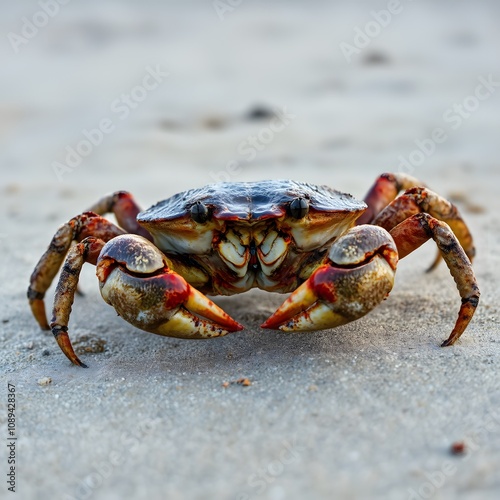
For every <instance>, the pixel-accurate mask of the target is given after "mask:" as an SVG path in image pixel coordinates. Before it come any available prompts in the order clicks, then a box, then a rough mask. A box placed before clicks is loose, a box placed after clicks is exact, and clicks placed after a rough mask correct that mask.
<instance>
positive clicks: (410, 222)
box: [390, 213, 480, 347]
mask: <svg viewBox="0 0 500 500" xmlns="http://www.w3.org/2000/svg"><path fill="white" fill-rule="evenodd" d="M393 220H394V219H393ZM390 233H391V236H392V237H393V238H394V241H395V243H396V246H397V248H398V253H399V258H400V259H402V258H403V257H405V256H406V255H408V254H409V253H411V252H413V251H414V250H416V249H417V248H418V247H419V246H420V245H422V244H423V243H425V242H426V241H427V240H429V239H430V238H432V239H433V240H434V241H435V242H436V245H437V247H438V248H439V250H440V253H441V255H442V256H443V258H444V260H445V262H446V265H447V266H448V269H449V270H450V273H451V275H452V276H453V279H454V280H455V283H456V284H457V288H458V291H459V293H460V297H461V298H462V305H461V306H460V311H459V313H458V319H457V321H456V323H455V327H454V328H453V331H452V332H451V334H450V336H449V338H448V339H447V340H445V341H444V342H443V343H442V344H441V345H442V346H443V347H445V346H450V345H453V344H454V343H455V341H456V340H457V339H458V338H459V337H460V335H462V333H463V332H464V330H465V328H466V327H467V325H468V324H469V321H470V320H471V319H472V316H473V315H474V312H475V310H476V307H477V305H478V302H479V295H480V292H479V287H478V285H477V281H476V277H475V276H474V271H473V270H472V266H471V263H470V260H469V258H468V257H467V255H466V253H465V252H464V249H463V248H462V246H461V245H460V243H459V241H458V239H457V238H456V237H455V235H454V234H453V231H452V230H451V229H450V226H448V224H446V223H444V222H442V221H440V220H437V219H435V218H434V217H432V216H431V215H429V214H427V213H418V214H416V215H412V216H411V217H409V218H408V219H406V220H404V221H403V222H401V223H400V224H398V225H397V226H396V227H394V228H392V229H391V231H390Z"/></svg>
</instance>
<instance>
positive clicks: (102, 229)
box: [28, 212, 124, 330]
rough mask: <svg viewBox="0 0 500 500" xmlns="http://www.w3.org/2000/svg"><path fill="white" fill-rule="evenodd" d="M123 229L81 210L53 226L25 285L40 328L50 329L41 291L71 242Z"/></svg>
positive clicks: (103, 237)
mask: <svg viewBox="0 0 500 500" xmlns="http://www.w3.org/2000/svg"><path fill="white" fill-rule="evenodd" d="M123 233H124V231H123V229H120V228H119V227H117V226H115V225H114V224H112V223H111V222H109V221H107V220H106V219H104V218H103V217H100V216H99V215H97V214H95V213H93V212H85V213H83V214H81V215H78V216H76V217H73V218H72V219H71V220H69V221H68V222H66V224H63V225H62V226H61V227H60V228H59V229H58V230H57V232H56V234H55V235H54V237H53V238H52V241H51V242H50V245H49V247H48V249H47V251H46V252H45V253H44V254H43V255H42V257H41V258H40V260H39V261H38V264H37V265H36V267H35V269H34V271H33V273H32V274H31V278H30V285H29V288H28V299H29V303H30V306H31V311H32V313H33V316H34V317H35V319H36V320H37V322H38V324H39V325H40V328H42V330H50V327H49V324H48V322H47V317H46V314H45V304H44V302H43V299H44V297H45V292H46V291H47V290H48V288H49V287H50V285H51V283H52V281H53V280H54V277H55V275H56V274H57V272H58V271H59V268H60V267H61V264H62V262H63V260H64V257H65V256H66V254H67V253H68V250H69V249H70V247H71V245H72V244H73V243H74V242H75V241H81V240H83V239H84V238H85V237H87V236H95V237H96V238H99V239H101V240H103V241H108V240H110V239H112V238H114V237H115V236H118V235H119V234H123Z"/></svg>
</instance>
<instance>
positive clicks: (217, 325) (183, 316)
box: [97, 235, 243, 338]
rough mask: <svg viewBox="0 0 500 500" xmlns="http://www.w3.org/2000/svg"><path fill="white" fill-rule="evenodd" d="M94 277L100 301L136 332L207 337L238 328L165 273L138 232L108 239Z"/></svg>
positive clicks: (211, 304) (159, 255)
mask: <svg viewBox="0 0 500 500" xmlns="http://www.w3.org/2000/svg"><path fill="white" fill-rule="evenodd" d="M97 276H98V278H99V281H100V287H101V295H102V296H103V298H104V300H105V301H106V302H107V303H108V304H110V305H112V306H113V307H114V308H115V310H116V311H117V313H118V314H119V315H120V316H122V317H123V319H125V320H126V321H128V322H129V323H131V324H132V325H134V326H136V327H138V328H140V329H141V330H145V331H148V332H152V333H156V334H159V335H166V336H169V337H180V338H211V337H218V336H221V335H226V334H228V333H230V332H235V331H238V330H242V329H243V326H242V325H240V324H239V323H238V322H236V321H235V320H234V319H232V318H231V317H230V316H229V315H228V314H227V313H225V312H224V311H223V310H222V309H221V308H220V307H218V306H217V305H216V304H214V302H212V301H211V300H210V299H208V298H207V297H206V296H205V295H203V294H202V293H200V292H199V291H197V290H196V289H195V288H193V287H192V286H191V285H189V284H188V283H187V282H186V280H185V279H184V278H182V277H181V276H179V275H178V274H177V273H175V272H174V271H171V270H170V269H169V268H168V265H167V261H166V259H165V257H164V256H163V254H162V253H161V252H160V251H159V250H158V249H157V248H156V247H154V246H153V245H152V244H151V243H150V242H149V241H147V240H146V239H144V238H142V237H140V236H136V235H124V236H120V237H117V238H114V239H113V240H111V241H110V242H108V243H107V244H106V245H105V246H104V248H103V249H102V252H101V255H100V257H99V261H98V264H97Z"/></svg>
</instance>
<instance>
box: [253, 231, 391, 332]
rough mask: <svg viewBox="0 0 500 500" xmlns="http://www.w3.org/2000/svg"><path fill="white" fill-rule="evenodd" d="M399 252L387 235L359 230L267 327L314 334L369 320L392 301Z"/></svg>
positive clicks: (344, 238)
mask: <svg viewBox="0 0 500 500" xmlns="http://www.w3.org/2000/svg"><path fill="white" fill-rule="evenodd" d="M396 264H397V251H396V247H395V244H394V241H393V240H392V238H391V237H390V235H388V233H387V232H386V231H384V230H382V229H380V228H377V227H376V226H357V227H355V228H353V229H351V230H350V231H349V233H347V234H346V235H344V236H342V237H341V238H339V239H338V240H337V242H336V243H334V245H333V246H332V248H331V250H330V253H329V259H328V261H327V262H326V263H325V264H324V265H322V266H320V267H319V268H318V269H316V270H315V271H314V273H313V274H312V275H311V276H310V277H309V278H308V279H307V280H306V281H305V282H304V283H303V284H302V285H301V286H300V287H299V288H297V290H295V291H294V292H293V293H292V294H291V295H290V296H289V297H288V299H287V300H286V301H285V302H284V303H283V304H282V305H281V306H280V307H279V308H278V310H277V311H276V312H275V313H274V314H273V315H272V316H271V317H270V318H269V319H268V320H267V321H266V322H265V323H264V324H263V325H262V328H271V329H280V330H283V331H312V330H322V329H326V328H333V327H335V326H339V325H343V324H345V323H348V322H350V321H353V320H355V319H358V318H360V317H362V316H364V315H365V314H366V313H368V312H369V311H371V310H372V309H373V308H374V307H375V306H376V305H377V304H379V302H381V301H382V300H383V299H385V298H386V297H387V295H388V294H389V292H390V291H391V289H392V286H393V283H394V270H395V269H396Z"/></svg>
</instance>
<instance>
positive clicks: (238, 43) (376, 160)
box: [0, 0, 500, 204]
mask: <svg viewBox="0 0 500 500" xmlns="http://www.w3.org/2000/svg"><path fill="white" fill-rule="evenodd" d="M499 14H500V4H499V3H498V2H495V1H493V0H492V1H478V2H469V1H460V0H449V1H447V0H444V1H440V2H432V1H425V0H422V1H410V0H401V1H397V0H393V1H387V0H385V1H369V2H368V1H365V2H363V1H356V2H346V1H319V0H316V1H308V2H305V1H286V2H285V1H268V2H259V1H246V0H240V1H237V0H231V1H229V0H221V1H212V0H204V1H201V0H200V1H190V2H163V1H155V0H148V1H144V2H140V3H139V2H135V1H132V0H129V1H126V0H124V1H120V2H117V1H108V2H99V1H86V2H77V1H72V2H66V5H63V2H58V1H57V0H53V1H52V0H50V1H49V0H47V1H46V2H45V3H44V2H43V1H40V2H31V1H25V2H15V3H14V2H9V3H7V4H4V5H3V6H2V16H1V19H0V28H1V30H2V32H3V33H4V35H3V37H2V43H1V45H0V58H1V61H2V80H1V93H0V134H1V135H0V140H1V153H0V155H1V156H0V158H1V168H2V179H1V181H2V183H6V184H7V185H12V184H14V185H17V184H22V185H23V186H30V185H35V184H36V186H37V189H39V188H40V187H42V186H43V188H44V189H48V190H53V191H56V192H57V191H58V190H61V189H63V190H64V191H65V192H66V193H68V192H72V191H73V190H79V191H80V190H82V189H85V190H88V194H86V196H88V198H87V199H88V200H89V202H90V200H93V199H94V198H95V197H96V196H100V195H101V194H102V193H105V192H108V191H113V190H116V189H129V190H134V192H137V191H138V192H139V193H138V194H140V199H141V202H143V203H144V204H149V203H153V202H154V201H156V200H157V199H160V198H164V197H167V196H169V195H171V194H173V193H175V192H178V191H181V190H183V189H185V188H189V187H194V186H200V185H203V184H206V183H210V182H214V181H219V180H231V181H243V180H257V179H263V178H279V177H290V178H295V179H297V180H308V181H312V182H316V183H328V184H333V187H336V188H338V189H341V190H347V191H348V190H351V191H356V192H355V193H353V194H356V195H358V196H361V195H362V194H363V193H364V190H363V189H361V190H359V188H358V186H360V183H362V184H364V185H365V186H366V188H368V185H369V184H370V183H371V182H372V181H373V179H374V177H375V176H376V175H378V173H380V172H382V171H386V170H401V171H405V170H406V171H410V170H413V172H411V173H413V174H414V175H416V176H419V177H422V178H425V180H426V181H427V182H429V183H430V184H432V178H433V172H435V171H436V169H437V170H439V171H443V170H445V171H446V172H447V173H448V174H449V177H453V178H456V179H458V182H462V181H461V180H460V177H461V176H463V175H469V174H472V173H473V172H475V171H476V170H478V169H479V170H481V171H486V170H489V169H498V157H499V152H500V144H499V141H498V116H499V111H500V92H498V86H497V87H496V90H497V92H492V95H491V96H489V97H488V98H486V99H485V100H483V101H480V102H479V104H478V105H477V106H475V103H474V102H473V101H470V102H469V103H467V104H468V108H470V110H472V111H470V112H468V114H469V115H470V116H467V117H466V116H465V114H467V110H465V111H464V114H463V115H462V117H461V118H460V120H461V122H460V123H459V122H458V121H455V120H453V116H451V115H456V114H457V113H458V111H450V112H449V113H450V114H449V115H448V120H447V121H446V120H445V119H444V118H443V114H444V113H445V112H446V111H447V110H449V109H450V108H452V107H453V106H454V105H455V104H461V103H463V101H464V100H465V99H466V98H467V97H468V96H470V95H474V91H475V88H476V87H477V85H478V83H479V81H478V78H480V77H483V78H488V77H489V75H493V78H498V80H500V67H499V50H500V29H499ZM148 68H149V69H148ZM153 70H154V71H159V72H160V73H159V74H157V75H156V80H155V79H151V78H149V79H147V80H146V81H145V82H144V78H145V77H146V76H147V75H148V71H149V72H151V71H153ZM144 84H145V85H146V87H149V88H145V87H144ZM276 111H285V112H287V113H289V114H290V115H291V118H290V119H289V120H288V123H286V124H285V126H284V127H281V128H282V130H280V131H279V132H271V133H268V132H266V131H263V130H264V129H266V128H268V126H269V122H270V119H271V118H272V114H273V113H275V112H276ZM101 120H106V121H105V123H106V124H107V128H106V130H108V132H106V133H103V134H102V138H101V140H99V139H100V136H99V134H98V133H97V132H95V130H96V129H98V128H99V126H100V123H101ZM436 127H437V128H442V129H444V130H445V133H446V135H447V137H446V140H444V142H442V143H439V144H438V143H436V144H435V146H436V147H435V148H434V149H433V148H432V145H429V146H428V151H432V153H431V154H428V153H424V156H425V158H424V159H422V156H421V155H419V154H418V153H414V157H413V159H414V160H416V161H413V162H410V165H411V168H410V167H408V163H404V162H403V160H402V158H406V159H408V158H409V157H410V155H411V154H412V153H413V152H414V150H416V149H418V147H417V145H416V143H415V141H417V140H420V141H422V140H425V139H426V138H429V137H431V134H432V132H433V130H434V129H435V128H436ZM453 127H456V128H455V129H454V128H453ZM85 131H87V132H88V135H90V136H92V131H94V132H95V133H94V135H93V137H94V143H95V144H92V145H91V147H90V148H89V147H88V146H89V145H88V143H87V144H83V145H82V144H81V141H85V140H86V135H85ZM259 134H260V138H259ZM252 136H253V137H257V138H259V139H258V141H257V143H256V145H255V146H251V147H250V149H254V152H255V154H251V153H250V152H249V151H248V149H249V148H248V147H247V146H248V144H247V141H249V140H250V141H251V139H249V138H251V137H252ZM79 146H80V151H82V153H84V154H81V155H80V161H79V162H78V159H77V160H75V161H73V163H71V161H67V160H68V154H69V153H68V151H70V150H71V149H72V150H73V151H75V150H77V148H78V147H79ZM73 157H74V154H73ZM451 182H453V179H451ZM471 182H473V183H474V182H475V181H474V176H473V175H471ZM47 198H48V199H50V195H49V196H48V197H47Z"/></svg>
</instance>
